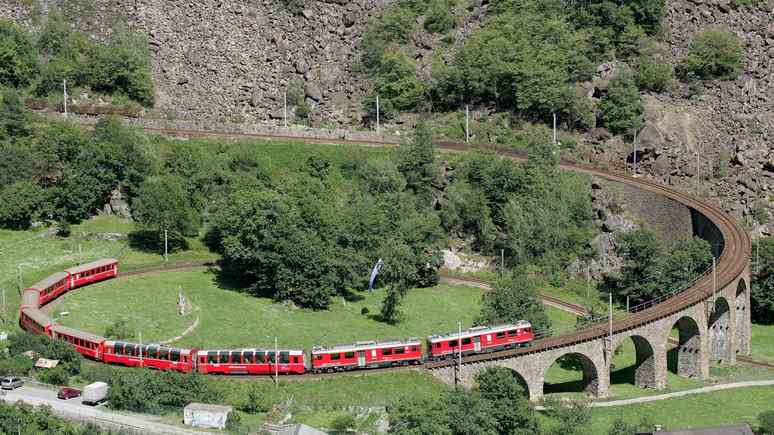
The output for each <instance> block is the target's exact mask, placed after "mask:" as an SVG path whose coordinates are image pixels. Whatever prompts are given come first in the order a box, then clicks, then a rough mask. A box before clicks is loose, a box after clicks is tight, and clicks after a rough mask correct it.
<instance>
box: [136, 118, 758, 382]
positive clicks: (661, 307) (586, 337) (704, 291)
mask: <svg viewBox="0 0 774 435" xmlns="http://www.w3.org/2000/svg"><path fill="white" fill-rule="evenodd" d="M145 130H146V131H147V132H150V133H156V134H162V135H170V136H179V137H212V138H225V139H263V140H286V141H297V142H303V143H309V144H334V145H335V144H348V145H366V146H373V147H391V146H395V145H396V143H395V142H392V141H371V140H352V139H346V138H341V139H322V138H304V137H296V136H290V135H271V134H255V133H237V132H217V131H199V130H179V129H161V128H146V129H145ZM437 145H438V147H439V148H440V149H441V150H444V151H450V152H465V151H469V150H471V149H472V147H471V146H469V145H467V144H461V143H453V142H437ZM496 151H497V153H498V154H499V155H501V156H504V157H507V158H511V159H514V160H525V159H526V155H525V154H524V153H519V152H513V151H502V150H496ZM560 166H561V167H562V168H563V169H566V170H571V171H574V172H579V173H584V174H588V175H592V176H596V177H600V178H603V179H606V180H609V181H614V182H619V183H623V184H627V185H630V186H633V187H636V188H637V189H640V190H643V191H647V192H651V193H656V194H658V195H661V196H664V197H666V198H669V199H672V200H674V201H676V202H678V203H680V204H682V205H684V206H686V207H688V208H690V209H693V210H696V211H697V212H699V213H701V214H702V215H704V217H706V218H707V219H708V220H710V221H711V222H712V223H713V224H714V225H715V226H716V227H717V229H718V230H719V231H720V233H721V234H722V237H723V241H724V246H723V250H722V253H721V255H720V257H719V261H718V266H717V269H716V278H717V286H718V288H723V287H725V286H727V285H729V284H730V283H732V282H733V281H734V280H735V279H736V278H737V277H739V276H740V275H742V274H743V273H744V272H745V270H746V268H747V267H748V263H749V253H750V250H751V243H750V239H749V237H748V235H747V233H746V232H745V231H744V229H743V228H742V227H741V226H740V225H738V224H737V223H736V222H734V220H733V219H732V218H731V217H730V216H729V215H728V214H727V213H726V212H725V211H723V210H722V209H720V208H718V207H716V206H714V205H712V204H709V203H705V202H702V201H700V200H698V199H696V198H693V197H691V196H689V195H687V194H685V193H682V192H679V191H677V190H674V189H671V188H668V187H666V186H664V185H661V184H658V183H656V182H653V181H650V180H647V179H644V178H634V177H631V176H629V175H627V174H623V173H617V172H612V171H605V170H602V169H599V168H596V167H593V166H591V165H585V164H580V163H577V162H572V161H567V160H562V161H561V163H560ZM712 291H713V283H712V277H711V276H710V275H709V274H707V275H704V276H703V277H702V278H700V279H699V280H698V281H697V282H696V283H695V284H694V285H693V286H692V287H691V288H689V289H687V290H685V291H683V292H681V293H679V294H677V295H675V296H674V297H672V298H670V299H667V300H666V301H664V302H661V303H660V304H658V305H654V306H652V307H650V308H647V309H645V310H642V311H640V312H638V313H634V314H632V315H630V316H627V317H626V318H624V319H620V320H616V321H614V322H613V333H618V332H623V331H626V330H629V329H633V328H636V327H638V326H641V325H644V324H647V323H650V322H654V321H656V320H659V319H661V318H664V317H668V316H670V315H672V314H674V313H677V312H679V311H681V310H683V309H685V308H688V307H691V306H693V305H696V304H699V303H702V302H703V301H704V300H706V299H707V298H708V297H709V296H711V294H712ZM607 334H608V330H607V325H600V324H598V325H592V326H590V327H588V328H586V329H584V330H581V331H577V332H572V333H568V334H564V335H561V336H558V337H549V338H545V339H542V340H538V341H536V342H535V343H534V345H533V346H532V347H530V348H523V349H513V350H506V351H501V352H494V353H490V354H484V355H474V356H468V357H464V358H463V363H473V362H477V361H484V360H491V359H498V358H509V357H513V356H517V355H523V354H530V353H536V352H541V351H545V350H549V349H554V348H557V347H564V346H569V345H573V344H576V343H581V342H587V341H591V340H598V339H601V338H604V337H605V336H606V335H607ZM451 364H454V363H453V362H451V361H442V362H431V363H427V364H426V365H425V366H426V367H431V368H433V367H442V366H448V365H451Z"/></svg>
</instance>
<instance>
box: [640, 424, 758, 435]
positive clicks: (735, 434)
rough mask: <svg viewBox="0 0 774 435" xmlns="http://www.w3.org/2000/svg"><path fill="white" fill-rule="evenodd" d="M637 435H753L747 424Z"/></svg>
mask: <svg viewBox="0 0 774 435" xmlns="http://www.w3.org/2000/svg"><path fill="white" fill-rule="evenodd" d="M637 435H755V434H754V433H753V431H752V429H750V426H749V425H747V424H738V425H735V426H720V427H706V428H698V429H681V430H659V428H656V430H654V431H653V432H645V433H642V434H637Z"/></svg>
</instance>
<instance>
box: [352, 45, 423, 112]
mask: <svg viewBox="0 0 774 435" xmlns="http://www.w3.org/2000/svg"><path fill="white" fill-rule="evenodd" d="M424 94H425V85H424V83H422V82H421V81H420V80H419V79H418V78H417V76H416V65H414V62H412V61H411V60H410V59H409V58H408V56H406V54H405V53H403V52H402V51H388V52H385V53H384V56H382V59H381V62H380V66H379V68H378V70H377V72H376V75H375V76H374V88H373V91H372V95H371V97H370V98H366V100H365V101H364V105H365V110H366V111H367V112H368V113H370V114H371V116H370V117H371V118H372V119H374V118H376V113H375V111H376V105H375V100H376V96H377V95H378V96H379V105H380V107H379V110H380V112H381V113H380V115H381V116H382V118H383V119H390V118H394V117H396V116H397V115H398V114H399V112H401V111H405V110H411V109H414V108H417V107H418V106H419V105H420V103H421V102H422V101H423V96H424Z"/></svg>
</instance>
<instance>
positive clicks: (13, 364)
mask: <svg viewBox="0 0 774 435" xmlns="http://www.w3.org/2000/svg"><path fill="white" fill-rule="evenodd" d="M31 369H32V360H31V359H29V358H27V357H26V356H24V355H16V356H13V357H11V358H0V376H24V375H26V374H27V373H29V371H30V370H31Z"/></svg>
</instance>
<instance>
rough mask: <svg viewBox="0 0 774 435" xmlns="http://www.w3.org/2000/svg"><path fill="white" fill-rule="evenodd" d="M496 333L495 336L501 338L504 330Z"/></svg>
mask: <svg viewBox="0 0 774 435" xmlns="http://www.w3.org/2000/svg"><path fill="white" fill-rule="evenodd" d="M496 335H497V338H503V337H505V331H500V332H498V333H497V334H496Z"/></svg>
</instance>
